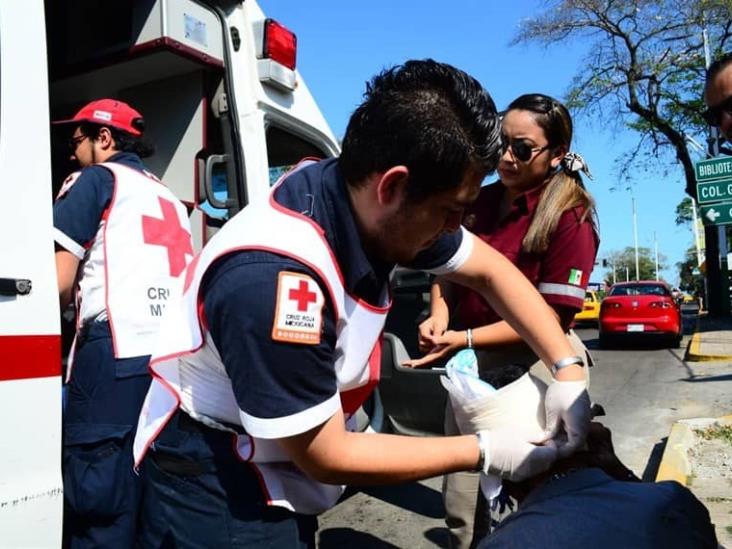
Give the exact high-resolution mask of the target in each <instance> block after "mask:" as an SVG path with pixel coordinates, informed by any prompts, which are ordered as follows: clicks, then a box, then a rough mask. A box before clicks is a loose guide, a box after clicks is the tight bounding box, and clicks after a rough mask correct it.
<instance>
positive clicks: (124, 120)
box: [53, 99, 193, 547]
mask: <svg viewBox="0 0 732 549" xmlns="http://www.w3.org/2000/svg"><path fill="white" fill-rule="evenodd" d="M56 124H63V125H64V126H65V127H68V128H69V129H70V132H69V134H70V139H69V147H70V152H71V159H72V160H75V161H76V162H77V163H78V164H79V167H80V168H81V170H80V171H78V172H75V173H73V174H71V175H70V176H69V177H68V178H67V179H66V181H65V182H64V184H63V186H62V187H61V190H60V191H59V194H58V197H57V199H56V203H55V205H54V209H53V218H54V232H55V236H54V238H55V242H56V268H57V275H58V286H59V296H60V300H61V305H62V307H65V306H66V305H68V304H69V303H70V302H71V301H72V300H73V301H74V304H75V306H76V317H77V320H76V324H77V330H76V339H75V341H74V347H73V349H72V352H71V356H70V357H69V366H68V373H67V382H68V395H67V402H66V406H65V409H64V417H63V422H64V440H63V444H64V448H63V474H64V497H65V504H66V511H65V513H64V519H65V524H64V536H65V539H66V541H67V542H68V543H69V545H70V547H132V546H133V545H134V541H133V540H134V536H135V524H136V521H137V509H138V507H139V501H140V495H141V489H140V486H141V485H140V481H139V478H138V477H137V476H135V475H134V473H133V472H132V452H131V448H132V446H131V444H132V440H133V437H134V430H135V426H136V423H137V416H138V414H139V411H140V407H141V405H142V401H143V399H144V396H145V393H146V391H147V388H148V385H149V383H150V376H149V374H148V372H147V364H148V361H149V358H150V353H151V352H152V347H151V346H152V344H153V342H154V339H155V335H156V333H157V327H158V321H159V317H160V314H161V313H162V310H163V308H164V306H165V302H166V300H167V298H168V297H169V296H170V295H171V294H172V293H173V292H174V291H175V290H176V289H177V284H178V283H179V281H180V279H181V277H180V275H181V273H182V272H183V271H184V269H185V266H186V264H187V262H188V261H189V260H190V258H191V257H192V254H193V249H192V245H191V238H190V227H189V223H188V217H187V212H186V209H185V207H184V206H183V205H182V204H181V203H180V202H179V201H178V200H177V199H176V198H175V196H174V195H173V194H172V193H171V192H170V190H168V189H167V188H166V187H165V186H164V185H163V184H162V183H161V182H160V181H159V180H158V179H157V178H156V177H155V176H154V175H152V174H151V173H149V172H148V171H146V170H145V167H144V166H143V164H142V162H141V160H140V157H144V156H147V155H149V154H150V152H151V148H150V147H149V146H147V145H146V144H144V143H143V142H142V141H141V137H142V132H143V128H144V123H143V119H142V116H141V115H140V113H139V112H137V111H136V110H135V109H133V108H131V107H130V106H129V105H127V104H125V103H123V102H121V101H116V100H113V99H101V100H98V101H93V102H92V103H89V104H88V105H86V106H85V107H84V108H82V109H81V110H80V111H79V112H78V113H77V114H76V115H75V116H74V117H73V118H72V119H71V120H63V121H60V122H56Z"/></svg>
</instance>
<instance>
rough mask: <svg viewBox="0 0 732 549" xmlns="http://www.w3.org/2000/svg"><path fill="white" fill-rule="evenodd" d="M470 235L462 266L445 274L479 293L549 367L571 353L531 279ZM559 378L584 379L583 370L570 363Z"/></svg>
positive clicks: (554, 318) (553, 317)
mask: <svg viewBox="0 0 732 549" xmlns="http://www.w3.org/2000/svg"><path fill="white" fill-rule="evenodd" d="M469 237H470V238H472V239H473V243H472V252H471V253H470V255H469V256H468V257H467V259H466V260H465V261H464V262H463V263H462V265H461V266H460V268H459V269H457V270H455V271H453V272H450V273H447V274H445V277H446V278H447V279H448V280H450V281H452V282H455V283H457V284H462V285H464V286H467V287H469V288H471V289H472V290H474V291H476V292H478V293H479V294H480V295H481V296H482V297H483V299H485V300H486V301H487V302H488V304H489V305H490V306H491V307H492V308H493V310H495V311H496V312H497V313H498V315H499V316H500V317H501V318H503V319H505V321H506V322H507V324H508V325H509V326H510V327H511V328H512V329H513V330H514V331H515V332H516V334H518V336H520V338H521V339H522V340H523V341H525V342H527V343H528V344H529V346H530V347H531V348H532V349H533V350H534V352H536V354H537V355H538V356H539V358H540V359H541V360H542V361H543V362H544V364H546V365H547V367H550V366H551V365H552V364H554V363H555V362H557V361H558V360H560V359H562V358H566V357H569V356H572V355H573V354H574V353H573V351H572V348H571V346H570V345H569V343H568V342H567V338H566V337H565V335H564V331H563V329H562V327H561V326H560V324H559V322H558V315H557V314H556V313H555V312H554V311H553V310H552V308H551V307H550V306H549V305H548V304H547V303H546V301H544V299H543V298H542V297H541V295H540V294H539V292H538V291H537V289H536V288H535V287H534V286H533V285H532V284H531V282H529V281H528V280H527V279H526V277H525V276H524V275H523V274H522V273H521V272H520V271H519V270H518V268H517V267H516V266H514V265H513V264H512V263H511V262H510V261H509V260H508V259H506V257H505V256H503V255H502V254H501V253H499V252H498V251H496V250H495V249H493V248H492V247H490V246H489V245H487V244H486V243H485V242H483V241H482V240H480V239H479V238H477V237H474V236H472V235H469ZM500 329H501V328H500V327H498V328H496V330H500ZM504 334H505V332H504ZM557 379H562V380H570V379H572V380H577V379H584V370H582V368H581V367H579V366H569V367H567V368H563V369H562V370H560V372H559V375H558V376H557Z"/></svg>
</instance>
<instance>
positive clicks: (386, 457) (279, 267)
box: [202, 252, 554, 484]
mask: <svg viewBox="0 0 732 549" xmlns="http://www.w3.org/2000/svg"><path fill="white" fill-rule="evenodd" d="M283 269H284V270H286V271H288V272H289V271H298V272H300V273H301V274H302V275H307V276H308V277H311V278H310V279H309V280H308V292H309V293H313V294H318V293H322V294H323V295H325V292H323V289H322V288H321V287H320V284H319V283H318V282H317V280H318V279H317V275H316V274H315V273H313V272H312V271H310V270H309V269H308V268H306V267H305V266H303V265H299V264H297V263H296V262H295V261H290V260H286V259H283V258H281V257H278V256H274V255H273V254H268V253H266V252H237V253H235V254H230V255H229V256H225V257H224V258H222V259H220V260H219V261H217V262H216V263H215V264H214V265H213V267H212V268H211V269H210V271H209V272H208V273H207V275H206V276H205V277H204V280H203V282H202V293H203V296H204V310H205V318H206V323H207V325H208V329H209V333H210V334H211V337H212V340H213V342H214V343H215V346H216V349H217V351H218V353H219V355H220V357H221V360H222V361H223V363H224V367H225V369H226V373H227V375H228V377H229V379H230V380H231V385H232V390H233V393H234V397H235V398H236V402H237V404H238V406H239V415H240V418H241V422H242V425H243V426H244V428H245V429H246V431H247V433H248V434H250V435H251V436H253V437H257V438H264V439H273V440H278V441H280V442H281V447H282V448H283V450H284V452H285V453H286V454H287V455H288V456H289V457H291V458H292V460H293V461H294V462H295V463H296V464H297V465H298V466H299V467H300V468H301V469H302V470H303V471H305V472H306V473H307V474H308V475H310V476H311V477H313V478H315V479H316V480H322V481H325V482H332V483H343V482H357V483H360V484H374V483H384V482H403V481H406V480H412V479H416V478H424V477H427V476H433V475H435V474H442V473H445V472H452V471H457V470H464V469H473V468H474V467H475V466H476V464H477V463H478V444H477V438H476V437H475V436H474V435H466V436H461V437H454V438H452V439H444V438H433V439H421V438H411V437H397V436H390V435H376V434H354V433H348V432H347V431H346V429H345V424H344V417H343V412H342V410H341V399H340V393H339V390H338V387H337V384H336V377H335V370H334V360H335V359H334V353H335V342H336V331H335V322H334V319H333V314H332V312H331V310H330V303H329V301H328V299H327V297H326V298H325V306H324V308H323V311H322V317H321V318H318V320H319V321H320V320H322V330H321V340H320V342H318V343H312V344H295V343H283V342H277V341H273V339H272V335H271V328H272V325H273V324H272V323H273V318H274V315H275V314H277V313H276V311H277V306H276V301H277V295H278V282H277V280H278V274H279V273H280V272H281V271H283ZM320 299H321V296H320V295H318V296H316V301H318V300H320ZM309 312H310V313H311V314H313V315H314V316H318V315H317V314H315V312H314V311H310V310H309ZM513 437H514V434H513V433H509V434H507V435H505V436H503V437H502V436H501V435H495V437H494V449H493V453H494V457H493V459H492V463H495V464H498V465H499V466H500V467H501V470H500V472H501V473H503V474H506V475H514V476H515V475H522V474H526V473H525V471H533V470H535V469H541V468H545V467H548V466H549V464H550V463H551V461H552V460H553V459H554V453H553V452H552V451H551V450H550V451H547V450H546V449H539V450H535V448H537V447H535V446H534V445H532V444H530V443H528V442H526V441H523V440H514V438H513ZM509 438H510V440H511V443H506V442H505V440H507V439H509Z"/></svg>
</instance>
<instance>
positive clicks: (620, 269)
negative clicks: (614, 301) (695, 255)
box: [605, 246, 667, 283]
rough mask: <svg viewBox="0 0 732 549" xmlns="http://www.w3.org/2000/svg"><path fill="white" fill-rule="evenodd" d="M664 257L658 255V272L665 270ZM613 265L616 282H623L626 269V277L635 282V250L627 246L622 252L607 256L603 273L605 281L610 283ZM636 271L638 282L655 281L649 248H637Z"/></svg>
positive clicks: (654, 267)
mask: <svg viewBox="0 0 732 549" xmlns="http://www.w3.org/2000/svg"><path fill="white" fill-rule="evenodd" d="M666 261H667V260H666V256H664V255H663V254H660V253H659V254H658V270H659V271H662V270H663V269H665V268H666ZM613 265H614V266H615V279H616V280H617V281H618V282H624V281H625V273H626V270H625V269H626V267H627V268H628V271H627V272H628V277H629V279H630V280H635V248H633V247H632V246H628V247H627V248H625V249H624V250H622V251H612V252H610V254H608V256H607V266H608V270H607V271H606V272H605V280H607V281H608V282H610V283H612V281H613ZM638 271H639V273H640V277H639V278H640V280H655V279H656V263H655V257H654V254H653V253H652V252H651V249H650V248H643V247H639V248H638Z"/></svg>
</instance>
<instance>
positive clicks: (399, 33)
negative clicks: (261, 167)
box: [259, 0, 693, 283]
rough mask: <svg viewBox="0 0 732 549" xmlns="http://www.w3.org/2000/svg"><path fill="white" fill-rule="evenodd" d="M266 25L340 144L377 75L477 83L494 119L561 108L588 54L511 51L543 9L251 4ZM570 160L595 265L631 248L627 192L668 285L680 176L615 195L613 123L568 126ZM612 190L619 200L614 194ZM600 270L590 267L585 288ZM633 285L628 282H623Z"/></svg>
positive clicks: (672, 277)
mask: <svg viewBox="0 0 732 549" xmlns="http://www.w3.org/2000/svg"><path fill="white" fill-rule="evenodd" d="M259 4H260V6H261V7H262V10H263V11H264V12H265V14H266V15H267V16H268V17H272V18H274V19H277V20H278V21H280V22H281V23H282V24H284V25H285V26H287V27H289V28H290V29H292V30H293V31H294V32H295V33H296V34H297V39H298V58H297V64H298V69H299V71H300V73H301V74H302V76H303V78H304V79H305V80H306V81H307V84H308V87H309V88H310V90H311V91H312V93H313V95H314V96H315V99H316V100H317V102H318V104H319V105H320V108H321V110H322V111H323V113H324V115H325V117H326V119H327V120H328V122H329V123H330V125H331V127H332V129H333V131H334V133H335V134H336V136H337V137H338V138H340V137H342V135H343V132H344V130H345V127H346V124H347V122H348V117H349V116H350V114H351V112H352V110H353V109H354V107H355V106H356V105H358V103H359V102H360V100H361V96H362V94H363V91H364V87H365V86H364V84H365V82H366V80H368V79H369V78H370V77H371V76H372V75H373V74H375V73H376V72H378V71H380V70H381V69H383V68H385V67H389V66H391V65H394V64H397V63H400V62H403V61H405V60H407V59H410V58H425V57H431V58H434V59H436V60H439V61H444V62H447V63H450V64H453V65H455V66H456V67H459V68H461V69H463V70H465V71H466V72H468V73H470V74H471V75H473V76H474V77H475V78H477V79H478V80H479V81H480V82H481V83H482V84H483V86H484V87H485V88H486V89H487V90H488V91H489V92H490V94H491V95H492V97H493V99H494V101H495V102H496V105H497V106H498V108H499V109H502V108H504V107H505V106H506V105H507V104H508V103H510V102H511V100H513V99H514V98H515V97H517V96H519V95H521V94H523V93H528V92H541V93H546V94H549V95H552V96H554V97H557V98H558V99H562V98H563V97H564V95H565V93H566V91H567V89H568V88H569V86H570V84H571V80H572V77H573V76H574V75H575V74H577V72H579V70H581V66H582V59H583V56H584V54H585V52H586V50H587V47H588V44H587V43H583V42H581V41H574V42H571V43H568V44H566V45H562V46H559V47H556V46H555V47H551V48H549V49H545V48H543V47H540V46H536V45H532V46H523V45H522V46H510V45H509V43H510V41H511V38H512V37H513V36H514V34H515V32H516V29H517V26H518V24H519V23H520V21H521V20H522V19H525V18H527V17H529V16H531V15H532V14H534V13H537V10H540V9H541V7H542V4H543V2H542V1H541V0H513V1H512V2H497V1H485V0H455V1H454V2H439V3H438V2H434V1H421V2H417V1H415V0H403V1H401V2H399V1H394V0H391V1H387V0H371V1H369V2H350V1H344V0H340V1H336V0H318V1H317V2H302V1H298V0H259ZM574 121H575V136H574V147H573V148H574V150H575V151H577V152H579V153H580V154H582V155H583V156H584V157H585V159H586V160H587V162H588V164H589V166H590V168H591V170H592V173H593V175H594V180H592V181H586V182H587V184H588V188H589V189H590V191H591V192H592V194H593V195H594V197H595V199H596V200H597V206H598V213H599V218H600V230H601V245H600V251H599V254H598V257H599V258H602V257H604V256H605V255H606V254H607V253H608V252H609V251H611V250H619V249H622V248H624V247H626V246H632V245H633V225H632V210H631V192H632V195H633V196H635V199H636V202H637V211H638V243H639V245H640V246H646V247H648V248H650V249H651V250H653V233H654V231H655V232H656V237H657V239H658V249H659V253H662V254H664V255H665V256H666V257H667V265H668V266H669V268H668V269H666V270H665V271H662V272H661V276H662V277H664V278H665V279H666V280H668V281H669V282H672V283H675V281H676V280H677V278H678V275H677V270H676V266H675V263H676V262H677V261H680V260H681V259H682V258H683V254H684V251H685V250H686V249H687V248H688V247H689V246H691V245H692V243H693V237H692V234H691V228H684V227H677V226H676V225H675V224H674V217H675V214H674V211H675V208H676V205H677V204H678V203H679V202H680V201H681V200H682V199H683V198H684V192H683V188H684V184H683V176H682V173H681V169H680V167H676V166H674V165H670V166H669V168H670V169H669V170H668V174H666V175H663V174H662V173H661V171H660V170H659V172H658V173H656V174H654V173H642V174H639V176H638V177H637V178H636V180H635V181H633V182H632V185H631V187H632V191H629V190H624V189H625V187H627V186H628V185H627V183H623V184H622V185H619V184H618V183H617V180H616V177H615V175H616V170H615V166H614V163H613V161H614V160H615V159H616V158H617V157H619V156H620V154H621V153H622V152H623V151H625V150H627V149H628V148H629V147H630V146H631V145H632V144H633V143H634V142H635V140H634V139H635V138H634V135H633V134H632V133H630V132H627V131H623V130H620V131H619V132H614V131H611V128H612V127H613V126H616V125H617V121H616V120H589V119H584V118H578V117H575V120H574ZM617 187H620V190H612V189H613V188H617ZM602 272H604V269H602V268H601V267H599V266H598V267H596V271H595V276H593V277H592V279H593V280H600V278H601V276H600V275H601V273H602ZM631 276H632V273H631Z"/></svg>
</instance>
